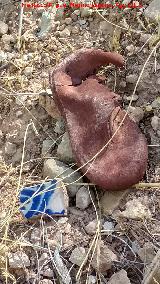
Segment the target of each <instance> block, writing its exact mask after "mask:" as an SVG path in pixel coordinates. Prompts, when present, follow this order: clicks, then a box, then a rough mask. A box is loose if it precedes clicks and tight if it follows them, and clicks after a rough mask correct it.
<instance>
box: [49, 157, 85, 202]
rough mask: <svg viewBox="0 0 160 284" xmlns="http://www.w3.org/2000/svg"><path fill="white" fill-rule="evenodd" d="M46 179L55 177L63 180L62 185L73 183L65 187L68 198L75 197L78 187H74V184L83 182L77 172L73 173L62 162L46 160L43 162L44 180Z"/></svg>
mask: <svg viewBox="0 0 160 284" xmlns="http://www.w3.org/2000/svg"><path fill="white" fill-rule="evenodd" d="M67 176H68V177H67ZM45 177H48V178H50V179H53V178H55V177H59V178H63V182H64V183H68V184H69V183H73V184H71V185H67V189H68V194H69V196H72V197H73V196H75V195H76V193H77V191H78V189H79V188H80V185H76V182H78V183H80V182H83V180H82V178H81V175H80V174H79V173H78V172H75V173H74V170H73V169H71V168H69V167H68V166H67V165H65V164H64V163H63V162H60V161H58V160H55V159H48V160H46V161H45V162H44V178H45Z"/></svg>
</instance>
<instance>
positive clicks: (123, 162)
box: [50, 49, 148, 190]
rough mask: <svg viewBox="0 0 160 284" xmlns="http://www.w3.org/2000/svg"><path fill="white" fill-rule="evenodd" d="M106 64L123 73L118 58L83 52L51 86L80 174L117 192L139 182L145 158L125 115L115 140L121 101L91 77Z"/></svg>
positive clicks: (135, 130) (59, 70)
mask: <svg viewBox="0 0 160 284" xmlns="http://www.w3.org/2000/svg"><path fill="white" fill-rule="evenodd" d="M109 63H113V64H115V65H116V66H118V67H122V66H123V58H122V56H120V55H119V54H115V53H108V52H103V51H101V50H95V49H87V50H85V49H82V50H80V51H78V52H76V53H74V54H72V55H71V56H69V57H68V58H67V59H65V60H64V61H63V62H62V63H60V64H59V65H58V66H57V67H56V68H55V69H54V70H53V72H52V74H51V75H50V83H51V87H52V91H53V94H54V98H55V100H56V102H57V105H58V107H59V109H60V111H61V113H62V115H63V116H64V118H65V120H66V123H67V127H68V132H69V135H70V140H71V145H72V150H73V154H74V156H75V160H76V161H77V164H78V166H80V167H81V166H82V165H85V166H84V167H83V168H82V171H83V173H85V174H86V176H87V177H88V178H89V179H90V180H91V181H92V182H94V183H95V184H96V185H98V186H101V187H102V188H104V189H108V190H118V189H126V188H128V187H129V186H131V185H133V184H135V183H137V182H138V181H139V180H140V179H141V178H142V177H143V175H144V173H145V170H146V166H147V156H148V152H147V144H146V140H145V137H144V135H143V134H142V133H141V131H140V129H139V128H138V126H137V125H136V124H135V123H134V122H133V121H132V120H131V119H130V118H129V116H128V115H127V116H126V117H125V120H124V122H123V124H122V126H121V127H120V128H119V130H118V131H117V133H116V134H114V133H115V132H116V130H117V128H118V127H119V125H120V124H121V121H122V119H123V118H124V116H125V114H126V113H125V111H124V110H122V109H121V98H120V96H119V95H117V94H115V93H114V92H112V91H110V90H109V89H108V88H107V86H105V85H103V84H101V83H100V81H99V80H98V78H97V77H96V76H93V75H94V74H95V72H96V71H97V69H98V68H99V67H101V66H104V65H106V64H109ZM113 135H114V137H113V139H112V141H111V142H110V143H109V144H108V145H107V146H106V147H104V146H105V145H106V144H107V142H108V141H109V140H110V139H111V137H112V136H113ZM103 147H104V149H103V151H101V152H100V154H99V155H97V153H98V152H99V151H100V150H101V149H102V148H103ZM94 156H96V158H95V159H93V157H94ZM88 161H90V162H89V163H88Z"/></svg>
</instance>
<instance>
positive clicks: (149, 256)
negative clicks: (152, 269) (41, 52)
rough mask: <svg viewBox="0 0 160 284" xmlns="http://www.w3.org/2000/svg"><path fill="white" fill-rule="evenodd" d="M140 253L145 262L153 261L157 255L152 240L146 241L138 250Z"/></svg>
mask: <svg viewBox="0 0 160 284" xmlns="http://www.w3.org/2000/svg"><path fill="white" fill-rule="evenodd" d="M138 255H139V257H140V259H141V260H142V261H143V262H144V263H146V264H149V263H151V262H152V260H153V259H154V257H155V255H156V254H155V251H154V246H153V244H152V243H151V242H147V243H145V244H144V246H143V247H142V248H140V249H139V250H138Z"/></svg>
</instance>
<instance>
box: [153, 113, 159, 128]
mask: <svg viewBox="0 0 160 284" xmlns="http://www.w3.org/2000/svg"><path fill="white" fill-rule="evenodd" d="M151 125H152V128H153V129H154V131H158V130H160V118H159V117H158V116H156V115H155V116H153V117H152V120H151Z"/></svg>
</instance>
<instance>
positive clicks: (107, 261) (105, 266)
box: [91, 241, 118, 273]
mask: <svg viewBox="0 0 160 284" xmlns="http://www.w3.org/2000/svg"><path fill="white" fill-rule="evenodd" d="M97 247H99V249H98V250H97V251H96V252H95V254H94V256H93V260H92V263H91V265H92V267H93V268H94V269H95V270H96V271H98V272H100V273H105V272H106V271H107V270H109V269H111V267H112V263H113V261H117V260H118V258H117V256H116V255H115V254H114V253H113V252H112V251H111V250H110V249H109V248H108V246H106V245H104V243H103V242H102V241H101V243H100V244H98V246H97Z"/></svg>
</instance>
